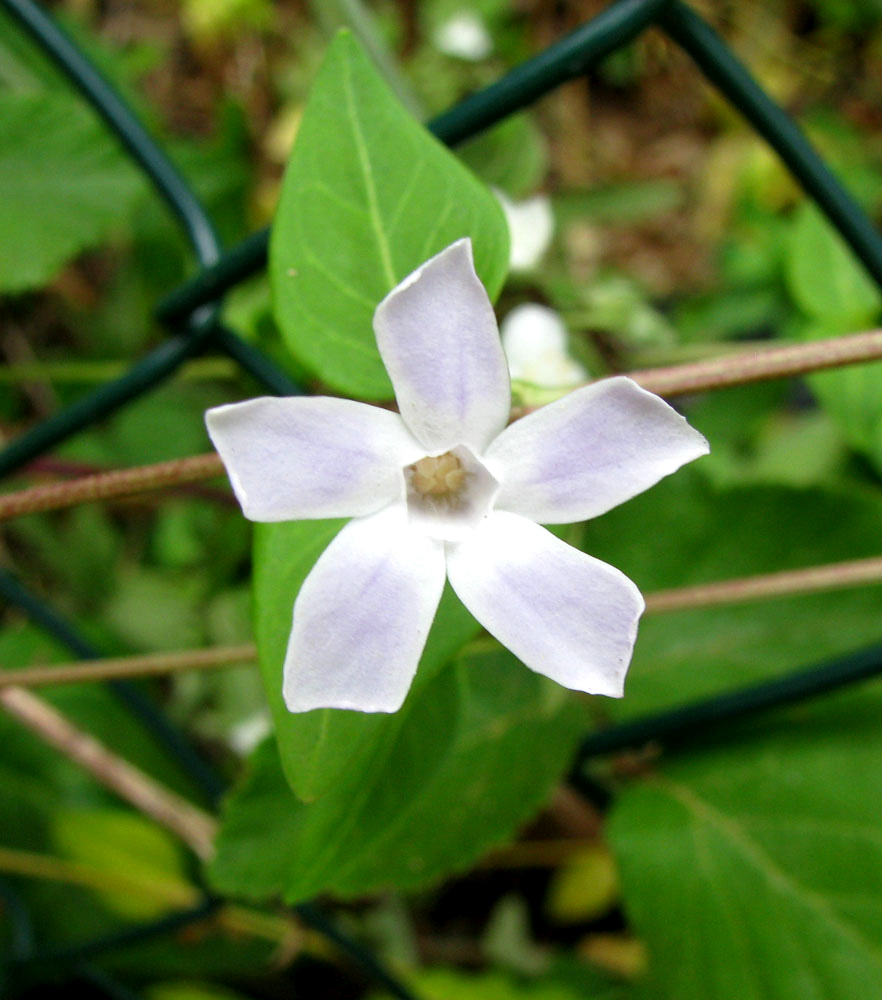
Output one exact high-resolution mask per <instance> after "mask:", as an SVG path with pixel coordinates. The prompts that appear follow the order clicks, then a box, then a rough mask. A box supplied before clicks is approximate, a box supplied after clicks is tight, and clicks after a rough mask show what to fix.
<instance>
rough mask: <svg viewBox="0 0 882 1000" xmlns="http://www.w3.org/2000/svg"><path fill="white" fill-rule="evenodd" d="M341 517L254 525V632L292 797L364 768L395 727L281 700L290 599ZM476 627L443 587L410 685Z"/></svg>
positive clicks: (317, 791)
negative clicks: (299, 709)
mask: <svg viewBox="0 0 882 1000" xmlns="http://www.w3.org/2000/svg"><path fill="white" fill-rule="evenodd" d="M344 523H345V522H344V521H341V520H333V521H290V522H287V523H283V524H258V525H255V545H254V604H255V634H256V636H257V645H258V649H259V652H260V666H261V670H262V672H263V679H264V685H265V687H266V691H267V697H268V699H269V704H270V709H271V710H272V713H273V720H274V723H275V730H276V738H277V740H278V743H279V753H280V754H281V758H282V765H283V767H284V770H285V774H286V776H287V778H288V781H289V782H290V783H291V787H292V788H293V789H294V791H295V793H296V794H297V795H298V796H300V798H302V799H305V800H311V799H314V798H317V797H318V796H320V795H322V794H324V793H325V792H326V791H327V790H328V789H329V788H332V787H333V786H334V785H335V784H336V783H337V782H338V781H340V779H341V778H342V777H343V776H344V775H346V774H347V773H353V772H354V771H357V770H358V769H359V768H361V767H363V766H369V761H370V758H371V755H372V754H373V752H374V747H375V744H376V743H377V742H378V741H381V740H383V739H385V738H386V736H387V734H388V732H389V731H390V730H394V729H396V728H397V725H398V723H397V721H396V719H395V717H394V716H389V715H386V714H383V713H377V714H365V713H364V712H350V711H345V710H342V709H320V710H319V711H315V712H306V713H301V714H297V715H292V714H291V713H290V712H289V711H288V709H287V708H286V707H285V703H284V701H283V699H282V664H283V663H284V660H285V649H286V647H287V644H288V634H289V633H290V631H291V616H292V610H293V607H294V598H295V597H296V596H297V593H298V591H299V590H300V586H301V584H302V583H303V581H304V580H305V579H306V575H307V574H308V573H309V571H310V570H311V569H312V567H313V564H314V563H315V561H316V559H318V557H319V556H320V555H321V554H322V552H323V551H324V549H325V548H326V547H327V545H328V543H329V542H330V541H331V539H332V538H333V537H334V536H335V535H336V534H337V532H338V531H339V530H340V528H341V527H342V526H343V524H344ZM477 631H478V625H477V623H476V622H475V620H474V619H473V618H472V616H471V615H470V614H469V613H468V612H467V611H466V610H465V608H463V606H462V605H461V604H460V603H459V601H458V600H457V599H456V597H454V595H453V593H452V591H451V590H450V588H449V587H447V588H446V589H445V592H444V596H443V597H442V599H441V605H440V607H439V609H438V613H437V614H436V616H435V623H434V625H433V626H432V630H431V632H430V633H429V638H428V641H427V643H426V649H425V652H424V653H423V656H422V659H421V661H420V669H419V672H418V673H417V677H416V680H415V682H414V690H417V689H418V688H419V687H420V686H421V685H422V684H424V683H425V682H426V681H427V680H428V678H429V677H430V676H431V675H432V673H433V672H434V671H436V670H437V668H438V667H440V666H441V665H442V664H443V663H445V662H446V661H447V660H448V659H449V658H450V657H451V656H452V655H453V654H454V653H455V652H456V651H457V650H458V649H459V648H460V646H462V644H463V643H464V642H465V641H466V640H467V639H469V638H471V637H472V636H474V635H475V633H476V632H477Z"/></svg>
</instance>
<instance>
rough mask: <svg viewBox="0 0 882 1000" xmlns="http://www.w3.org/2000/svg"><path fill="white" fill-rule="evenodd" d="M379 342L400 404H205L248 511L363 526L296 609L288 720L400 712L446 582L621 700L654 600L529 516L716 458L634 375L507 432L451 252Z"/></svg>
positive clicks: (615, 498) (526, 654) (486, 303)
mask: <svg viewBox="0 0 882 1000" xmlns="http://www.w3.org/2000/svg"><path fill="white" fill-rule="evenodd" d="M374 330H375V332H376V335H377V344H378V346H379V349H380V354H381V355H382V358H383V362H384V363H385V365H386V369H387V370H388V372H389V376H390V378H391V379H392V384H393V386H394V389H395V395H396V398H397V400H398V405H399V408H400V411H401V415H400V416H399V415H398V414H397V413H392V412H390V411H388V410H383V409H379V408H377V407H373V406H368V405H367V404H364V403H357V402H353V401H350V400H345V399H333V398H327V397H313V398H292V399H276V398H262V399H254V400H250V401H248V402H245V403H234V404H232V405H229V406H220V407H217V408H216V409H213V410H209V411H208V414H207V415H206V420H207V424H208V430H209V434H210V435H211V439H212V441H213V442H214V444H215V446H216V447H217V450H218V452H219V453H220V455H221V458H222V459H223V461H224V463H225V465H226V467H227V471H228V472H229V476H230V480H231V481H232V484H233V489H234V490H235V493H236V496H237V497H238V499H239V502H240V503H241V505H242V509H243V511H244V512H245V515H246V517H249V518H251V519H252V520H255V521H288V520H294V519H301V518H325V517H352V520H351V521H350V522H349V524H347V525H346V526H345V527H344V528H343V529H342V530H341V531H340V533H339V534H338V535H337V536H336V538H334V540H333V541H332V542H331V544H330V545H329V546H328V547H327V549H326V550H325V552H324V553H323V554H322V555H321V557H320V558H319V559H318V561H317V562H316V564H315V566H314V567H313V569H312V571H311V572H310V574H309V576H308V577H307V578H306V580H305V581H304V583H303V586H302V587H301V589H300V593H299V595H298V596H297V600H296V602H295V604H294V621H293V627H292V630H291V636H290V639H289V642H288V650H287V654H286V657H285V667H284V695H285V701H286V703H287V705H288V708H289V709H290V710H291V711H292V712H305V711H308V710H310V709H314V708H352V709H359V710H361V711H364V712H394V711H396V710H397V709H398V708H399V707H400V706H401V704H402V702H403V701H404V698H405V695H406V694H407V691H408V688H409V687H410V684H411V680H412V679H413V676H414V673H415V671H416V667H417V662H418V661H419V658H420V654H421V653H422V650H423V646H424V644H425V641H426V637H427V635H428V632H429V628H430V626H431V624H432V620H433V618H434V615H435V610H436V608H437V606H438V601H439V599H440V597H441V591H442V589H443V587H444V579H445V574H446V576H447V578H448V579H449V580H450V583H451V585H452V587H453V589H454V591H456V593H457V594H458V595H459V597H460V599H461V600H462V602H463V604H465V606H466V607H467V608H468V609H469V611H471V613H472V614H473V615H474V616H475V618H477V619H478V621H479V622H480V623H481V624H482V625H483V626H484V627H485V628H486V629H487V631H488V632H490V633H492V634H493V635H494V636H496V638H497V639H499V641H500V642H501V643H503V644H504V645H505V646H507V647H508V648H509V649H511V651H512V652H513V653H514V654H515V655H516V656H518V657H519V658H520V659H521V660H522V661H523V662H524V663H525V664H526V665H527V666H528V667H530V668H531V669H533V670H536V671H538V672H539V673H542V674H546V675H547V676H548V677H551V678H552V679H553V680H555V681H557V682H558V683H559V684H563V685H564V686H565V687H569V688H574V689H576V690H578V691H588V692H591V693H595V694H606V695H614V696H620V695H621V694H622V690H623V684H624V676H625V672H626V670H627V667H628V663H629V660H630V657H631V650H632V647H633V644H634V639H635V636H636V630H637V620H638V618H639V617H640V615H641V613H642V611H643V606H644V605H643V599H642V598H641V596H640V593H639V591H638V590H637V588H636V587H635V585H634V584H633V583H632V582H631V581H630V580H629V579H628V578H627V577H626V576H624V575H623V574H622V573H620V572H619V571H618V570H617V569H614V568H613V567H612V566H608V565H607V564H606V563H603V562H600V561H599V560H597V559H594V558H592V557H591V556H589V555H586V554H585V553H583V552H580V551H579V550H578V549H575V548H572V547H571V546H569V545H566V544H565V543H564V542H562V541H560V540H559V539H557V538H556V537H555V536H554V535H552V534H551V533H550V532H548V531H546V530H545V528H542V527H540V525H539V524H538V523H536V522H542V523H545V524H564V523H568V522H571V521H582V520H585V519H586V518H590V517H595V516H597V515H598V514H602V513H604V511H607V510H609V509H610V508H611V507H615V506H616V505H617V504H620V503H622V502H623V501H624V500H627V499H628V498H629V497H632V496H634V495H635V494H637V493H640V492H642V491H643V490H645V489H647V488H648V487H649V486H652V485H653V484H654V483H656V482H657V481H658V480H659V479H661V478H662V477H663V476H666V475H668V474H669V473H671V472H674V471H675V470H676V469H678V468H679V467H680V466H681V465H683V464H684V463H685V462H689V461H691V460H692V459H694V458H697V457H698V456H699V455H703V454H705V453H706V452H707V450H708V449H707V442H706V441H705V440H704V438H703V437H702V436H701V435H700V434H698V433H697V432H696V431H694V430H693V429H692V428H691V427H689V425H688V424H687V423H686V421H685V420H684V419H683V417H681V416H680V415H679V414H678V413H677V412H676V411H675V410H673V409H672V408H671V407H669V406H668V405H667V403H665V402H663V401H662V400H661V399H659V398H658V397H657V396H653V395H652V394H651V393H649V392H646V391H645V390H643V389H641V388H640V387H639V386H637V385H636V384H635V383H634V382H632V381H630V380H629V379H627V378H611V379H607V380H605V381H602V382H598V383H595V384H593V385H590V386H586V387H584V388H582V389H579V390H577V391H575V392H573V393H571V394H570V395H568V396H566V397H564V398H563V399H561V400H558V401H557V402H555V403H552V404H550V405H549V406H546V407H543V408H542V409H540V410H537V411H536V412H534V413H531V414H530V415H529V416H526V417H524V418H523V419H521V420H518V421H517V422H515V423H514V424H512V425H511V426H509V427H506V424H507V423H508V419H509V406H510V387H509V375H508V368H507V366H506V362H505V356H504V354H503V352H502V347H501V344H500V340H499V335H498V333H497V329H496V320H495V318H494V315H493V308H492V306H491V304H490V300H489V299H488V297H487V293H486V292H485V290H484V287H483V286H482V285H481V283H480V281H479V280H478V277H477V275H476V274H475V271H474V267H473V264H472V248H471V242H470V241H469V240H467V239H464V240H460V241H459V242H457V243H454V244H453V245H452V246H449V247H448V248H447V249H446V250H444V251H442V252H441V253H440V254H438V255H437V256H436V257H433V258H432V259H431V260H429V261H428V262H427V263H425V264H423V265H422V267H420V268H419V269H418V270H416V271H415V272H414V273H413V274H411V275H410V276H409V277H408V278H405V280H404V281H402V282H401V284H400V285H398V287H397V288H395V289H394V290H393V291H392V292H390V293H389V295H388V296H387V297H386V298H385V299H384V300H383V301H382V302H381V303H380V305H379V306H378V308H377V311H376V313H375V315H374Z"/></svg>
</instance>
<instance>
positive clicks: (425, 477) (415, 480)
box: [410, 451, 466, 497]
mask: <svg viewBox="0 0 882 1000" xmlns="http://www.w3.org/2000/svg"><path fill="white" fill-rule="evenodd" d="M410 468H411V470H412V477H411V485H412V486H413V488H414V489H415V490H416V491H417V493H419V494H420V495H421V496H432V497H454V496H456V495H457V494H458V493H459V492H460V490H461V489H462V488H463V486H464V485H465V481H466V470H465V469H464V468H463V467H462V462H460V460H459V459H458V458H457V457H456V455H454V454H453V453H452V452H449V451H446V452H444V454H443V455H439V456H438V457H437V458H430V457H428V456H427V457H426V458H421V459H420V460H419V461H418V462H414V464H413V465H412V466H411V467H410Z"/></svg>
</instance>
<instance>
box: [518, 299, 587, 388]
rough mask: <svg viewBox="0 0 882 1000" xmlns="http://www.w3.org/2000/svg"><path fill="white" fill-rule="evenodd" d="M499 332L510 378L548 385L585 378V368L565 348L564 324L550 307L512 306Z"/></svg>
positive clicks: (574, 381) (570, 384)
mask: <svg viewBox="0 0 882 1000" xmlns="http://www.w3.org/2000/svg"><path fill="white" fill-rule="evenodd" d="M499 332H500V335H501V337H502V349H503V350H504V351H505V356H506V358H508V369H509V371H510V372H511V377H512V378H513V379H518V380H520V381H523V382H531V383H532V384H533V385H539V386H547V387H549V388H556V387H564V386H573V385H578V384H579V383H580V382H584V381H586V380H587V378H588V372H586V371H585V368H584V367H583V366H582V365H581V364H580V363H579V362H578V361H576V359H575V358H573V357H571V356H570V353H569V351H568V350H567V328H566V327H565V326H564V321H563V320H562V319H561V318H560V313H557V312H555V311H554V309H549V308H548V306H540V305H539V304H538V303H534V302H525V303H524V304H523V305H520V306H515V307H514V309H512V311H511V312H510V313H509V314H508V315H507V316H506V317H505V319H504V320H503V321H502V325H501V327H500V329H499Z"/></svg>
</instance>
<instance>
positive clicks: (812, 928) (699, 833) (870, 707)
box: [610, 685, 882, 1000]
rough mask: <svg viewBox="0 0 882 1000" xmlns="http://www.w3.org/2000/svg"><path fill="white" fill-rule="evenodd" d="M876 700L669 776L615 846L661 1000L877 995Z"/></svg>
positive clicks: (619, 832) (701, 757)
mask: <svg viewBox="0 0 882 1000" xmlns="http://www.w3.org/2000/svg"><path fill="white" fill-rule="evenodd" d="M880 714H882V690H880V688H879V686H878V685H876V686H875V687H874V688H873V690H872V692H870V691H856V692H852V693H849V694H848V695H845V696H841V697H839V698H837V699H835V701H833V702H826V703H823V704H820V705H816V706H813V707H811V708H806V707H802V708H800V709H797V710H794V711H792V712H790V713H789V714H788V715H787V716H786V717H782V716H780V715H778V716H775V717H764V718H763V719H761V720H757V722H756V723H754V724H753V725H752V726H751V728H750V730H749V731H748V732H747V733H746V734H743V735H746V738H745V739H734V740H733V741H732V742H728V743H727V742H722V743H719V744H716V745H714V744H711V745H708V744H707V743H705V744H704V745H703V746H702V747H701V748H700V750H698V751H697V752H695V753H694V754H690V755H688V756H686V757H684V758H683V759H680V760H675V761H671V762H668V763H667V764H666V765H665V766H664V767H663V768H662V773H661V774H660V775H658V776H657V777H655V778H653V779H652V780H651V781H648V782H646V783H645V784H641V785H637V786H635V787H632V788H631V789H629V790H628V791H626V792H625V794H624V795H623V796H622V798H621V800H620V802H619V803H618V805H617V807H616V809H615V812H614V814H613V818H612V823H611V829H610V837H611V840H612V844H613V847H614V849H615V851H616V854H617V855H618V858H619V861H620V864H621V870H622V878H623V884H624V889H625V899H626V901H627V908H628V910H629V913H630V915H631V917H632V919H633V921H634V924H635V926H636V929H637V930H638V932H639V933H640V934H641V935H643V936H644V937H645V939H646V941H647V943H648V945H649V949H650V959H651V960H650V970H651V973H652V975H653V979H654V981H655V984H656V995H658V996H660V997H665V998H670V1000H684V998H689V1000H691V998H693V997H696V998H697V997H701V998H702V1000H730V998H732V997H738V998H739V1000H852V998H854V997H871V996H879V995H882V835H880V832H879V816H880V815H882V784H880V782H879V779H878V762H879V760H880V757H882V728H880V726H879V719H880Z"/></svg>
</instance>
